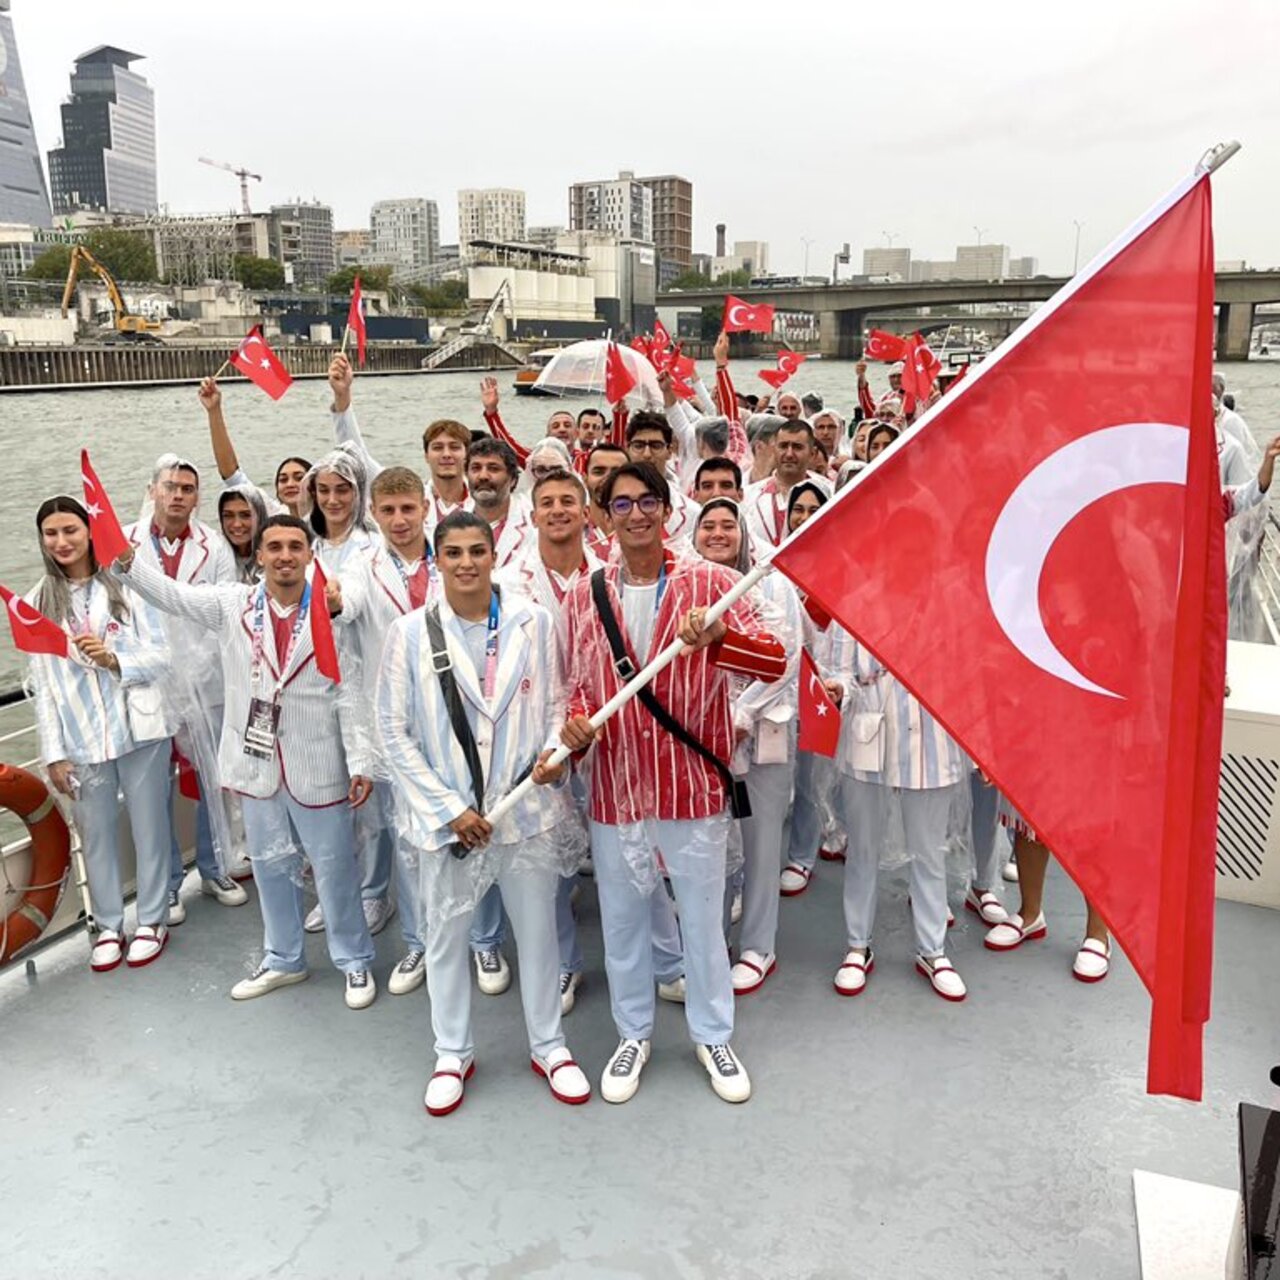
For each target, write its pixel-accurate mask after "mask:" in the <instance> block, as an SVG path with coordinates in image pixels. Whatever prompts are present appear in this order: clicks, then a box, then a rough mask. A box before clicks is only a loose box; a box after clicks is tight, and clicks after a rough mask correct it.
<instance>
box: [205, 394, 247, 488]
mask: <svg viewBox="0 0 1280 1280" xmlns="http://www.w3.org/2000/svg"><path fill="white" fill-rule="evenodd" d="M199 396H200V403H201V404H202V405H203V406H204V411H205V414H206V415H207V416H208V418H209V443H210V444H211V445H212V446H213V460H214V461H215V462H216V463H217V464H218V474H219V475H220V476H221V477H222V478H223V479H224V480H230V479H231V478H232V477H233V476H235V475H237V473H238V472H239V471H240V460H239V458H237V457H236V447H235V445H233V444H232V443H231V433H230V432H229V431H228V430H227V420H226V418H225V417H223V414H222V388H221V387H219V386H218V384H217V383H216V382H215V381H214V380H213V379H212V378H206V379H205V380H204V381H203V382H202V383H201V384H200V391H199Z"/></svg>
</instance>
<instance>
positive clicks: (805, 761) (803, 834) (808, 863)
mask: <svg viewBox="0 0 1280 1280" xmlns="http://www.w3.org/2000/svg"><path fill="white" fill-rule="evenodd" d="M834 770H835V764H834V762H833V761H832V760H830V759H829V758H828V757H827V756H819V755H814V753H813V752H812V751H797V752H796V765H795V801H794V803H793V804H792V809H791V823H790V828H789V834H788V840H787V844H785V845H784V846H783V849H784V851H785V856H786V860H787V861H788V862H794V863H795V864H796V865H797V866H801V867H804V868H805V870H807V871H812V870H813V868H814V866H815V864H816V863H817V861H818V849H819V847H820V846H821V844H822V833H823V830H824V829H825V827H826V822H827V797H828V796H832V797H834V786H835V783H834V780H833V778H832V774H833V772H834ZM779 874H781V869H779ZM775 888H776V886H775Z"/></svg>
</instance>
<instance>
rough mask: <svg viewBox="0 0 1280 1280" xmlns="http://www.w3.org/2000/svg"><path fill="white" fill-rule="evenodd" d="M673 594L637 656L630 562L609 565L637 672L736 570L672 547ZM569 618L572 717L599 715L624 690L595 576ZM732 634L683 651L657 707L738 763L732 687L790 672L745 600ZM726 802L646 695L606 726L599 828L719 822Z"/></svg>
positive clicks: (596, 800) (659, 687) (596, 815)
mask: <svg viewBox="0 0 1280 1280" xmlns="http://www.w3.org/2000/svg"><path fill="white" fill-rule="evenodd" d="M665 554H666V575H667V576H666V583H667V585H666V588H665V590H664V592H663V595H662V603H661V605H660V606H659V609H658V614H657V617H656V618H655V619H654V628H653V639H652V641H651V643H650V649H649V652H648V653H646V654H637V653H635V652H634V651H632V650H631V642H630V637H629V636H627V632H626V623H625V621H624V620H623V614H622V602H621V599H620V595H619V580H620V578H621V575H622V564H621V562H620V561H619V560H615V561H614V562H613V563H611V564H609V565H608V566H607V567H606V568H605V577H606V581H607V583H608V587H609V599H610V602H611V604H612V605H613V609H614V613H615V615H616V616H617V618H618V622H619V626H620V627H621V628H622V633H623V637H624V638H625V639H626V640H627V644H628V651H629V656H630V658H631V661H632V662H633V663H634V664H635V666H636V668H637V670H638V669H639V668H640V667H641V666H643V665H644V663H645V662H647V661H648V660H649V659H650V658H652V657H653V656H654V655H656V654H657V653H659V652H660V651H661V650H663V649H665V648H666V647H667V646H668V645H669V644H670V643H671V642H672V641H673V640H674V639H675V638H676V632H677V630H678V629H679V625H680V620H681V619H682V618H683V617H684V615H685V614H686V613H688V611H689V610H690V609H693V608H706V607H709V606H710V605H712V604H714V603H715V601H716V600H718V599H719V598H720V597H721V596H722V595H724V593H725V592H726V591H728V590H729V588H730V587H732V586H733V584H734V583H735V582H736V581H737V580H738V577H739V575H738V574H737V573H735V572H734V571H733V570H732V569H726V568H724V567H723V566H721V565H716V564H711V563H710V562H709V561H706V560H703V559H702V558H701V557H700V556H695V555H692V554H687V553H686V554H680V553H678V552H672V551H671V550H670V549H669V548H668V549H667V551H666V553H665ZM564 608H565V611H566V614H567V622H568V655H569V714H570V715H590V714H592V713H593V712H594V711H596V710H597V709H598V708H600V707H602V706H603V705H604V704H605V703H606V702H607V701H608V700H609V699H610V698H611V697H613V695H614V694H615V693H616V692H617V691H618V690H619V689H620V688H621V687H622V685H623V683H624V681H623V680H622V679H621V678H620V677H619V675H618V673H617V671H616V670H615V668H614V665H613V654H612V651H611V650H610V648H609V642H608V639H607V638H606V636H605V632H604V628H603V627H602V626H601V624H600V619H599V616H598V615H597V613H596V607H595V602H594V601H593V599H592V596H591V582H590V579H583V580H582V581H580V582H578V583H577V585H576V586H575V588H574V590H573V592H572V594H571V595H569V596H568V597H567V598H566V599H565V602H564ZM724 621H725V622H726V623H727V624H728V627H729V631H728V633H727V634H726V635H725V636H724V637H723V638H722V639H721V640H720V641H719V642H717V643H716V644H714V645H709V646H708V647H707V648H705V649H700V650H698V651H697V652H695V653H687V654H683V655H681V656H680V657H679V658H677V659H676V660H675V662H673V663H672V664H671V665H670V666H669V667H667V668H666V669H665V670H664V671H663V672H662V673H661V674H660V675H658V677H657V678H656V679H655V680H654V681H653V684H652V686H651V687H652V688H653V691H654V693H655V694H656V695H657V698H658V701H659V702H661V703H662V705H663V706H664V707H666V709H667V711H668V712H670V713H671V715H672V716H673V717H674V718H675V719H676V720H678V721H679V722H680V723H681V724H683V725H685V726H686V727H687V728H688V730H689V732H690V733H691V734H692V735H693V736H694V737H695V738H697V739H698V740H699V741H701V742H702V743H703V745H704V746H706V747H707V748H708V749H709V750H710V751H711V752H713V753H714V754H715V755H716V756H718V757H719V758H720V759H721V760H723V761H724V762H725V763H726V764H727V763H728V762H729V759H730V756H731V755H732V752H733V708H732V705H731V701H730V700H731V696H732V693H733V686H732V684H731V681H730V674H731V673H733V672H738V673H740V674H742V675H746V676H749V677H751V678H752V679H757V680H762V681H765V682H769V681H773V680H778V679H780V678H781V677H782V675H783V673H784V672H785V671H786V666H787V655H786V652H785V650H784V649H783V647H782V645H781V644H779V643H778V641H777V640H776V639H774V637H773V636H771V635H769V634H768V633H767V632H766V631H765V629H764V626H763V624H762V622H761V620H760V617H759V615H758V613H757V611H756V607H755V605H754V604H753V603H752V602H751V598H750V597H746V598H744V599H742V600H740V601H738V603H737V604H735V605H734V606H733V608H731V609H730V610H729V612H728V614H727V615H726V616H725V619H724ZM726 802H727V797H726V795H725V789H724V784H723V783H722V782H721V780H720V775H719V774H718V773H717V772H716V771H715V769H713V768H712V767H711V765H709V764H707V763H706V762H705V761H704V760H702V758H701V757H700V756H698V755H696V754H695V753H694V752H693V751H691V750H690V749H689V748H688V747H686V746H684V745H683V744H682V743H680V742H678V741H677V740H676V739H675V738H673V737H672V736H671V735H670V734H668V733H667V732H666V731H665V730H664V729H662V728H661V727H659V725H658V724H657V723H656V722H655V720H654V719H653V717H652V716H651V715H650V714H649V712H648V711H647V710H645V708H644V706H643V705H642V704H641V702H640V701H639V699H632V700H631V701H630V702H629V703H627V704H626V705H625V706H624V707H623V708H622V710H621V711H619V712H618V714H617V715H616V716H614V717H613V719H612V720H610V721H609V722H608V723H607V724H605V725H604V726H603V728H602V729H601V730H600V733H599V735H598V736H597V738H596V741H595V746H594V749H593V759H592V763H591V809H590V816H591V820H592V821H593V822H604V823H608V824H610V825H622V824H625V823H631V822H639V821H641V820H642V819H644V818H657V819H663V820H679V819H688V818H710V817H713V816H714V815H716V814H718V813H719V812H720V811H721V810H722V809H724V807H725V804H726Z"/></svg>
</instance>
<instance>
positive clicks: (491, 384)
mask: <svg viewBox="0 0 1280 1280" xmlns="http://www.w3.org/2000/svg"><path fill="white" fill-rule="evenodd" d="M480 406H481V408H482V409H483V410H484V423H485V426H486V427H488V428H489V431H490V432H491V433H492V435H493V437H494V439H496V440H501V441H503V442H504V443H505V444H509V445H510V446H511V449H512V451H513V452H514V453H515V455H516V460H517V461H518V462H519V463H520V468H521V470H523V469H524V468H525V466H527V465H528V462H529V450H528V449H526V448H525V447H524V445H522V444H521V443H520V441H519V440H517V439H516V438H515V436H513V435H512V434H511V432H510V431H508V430H507V425H506V423H505V422H503V421H502V415H501V414H500V413H499V412H498V380H497V378H494V377H488V378H481V379H480Z"/></svg>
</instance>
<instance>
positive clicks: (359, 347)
mask: <svg viewBox="0 0 1280 1280" xmlns="http://www.w3.org/2000/svg"><path fill="white" fill-rule="evenodd" d="M363 301H364V295H363V294H362V293H361V292H360V277H359V276H356V278H355V283H354V284H353V285H352V288H351V306H350V307H349V308H348V309H347V328H348V329H350V330H351V332H352V333H354V334H355V335H356V358H357V359H358V360H359V361H360V367H361V368H362V369H363V368H364V350H365V347H366V346H367V345H368V342H369V334H368V331H367V330H366V329H365V324H364V305H363Z"/></svg>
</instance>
